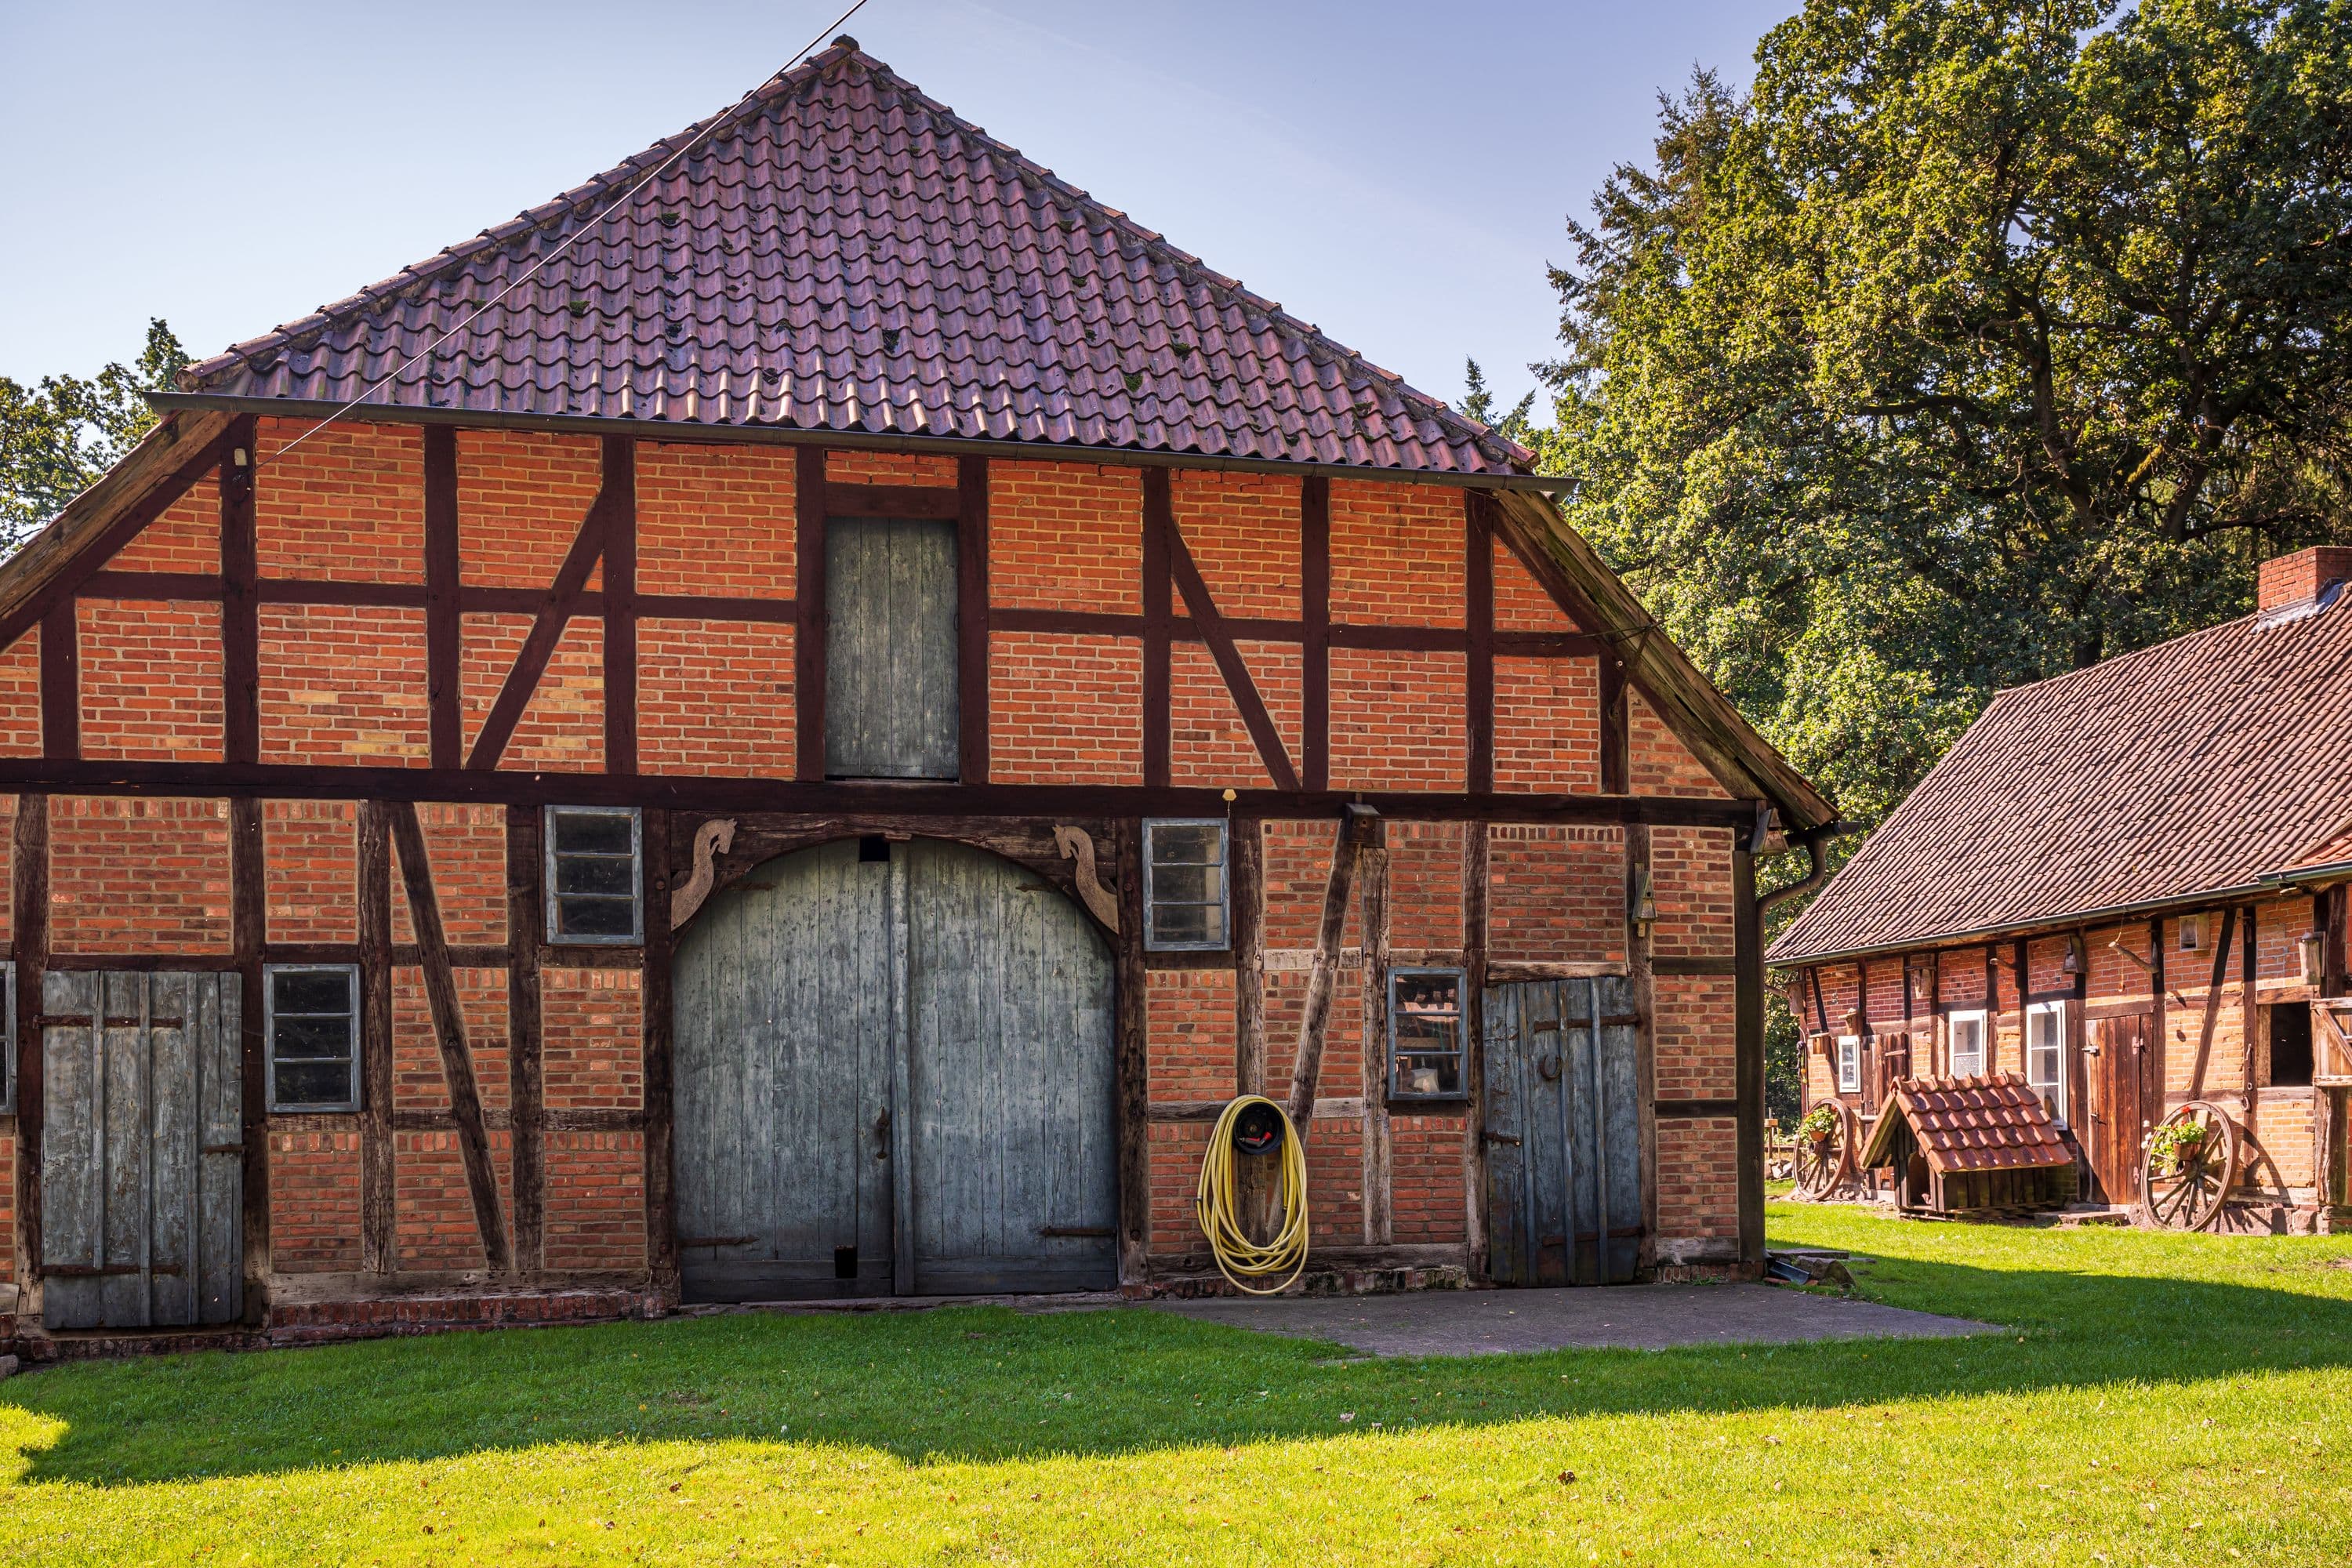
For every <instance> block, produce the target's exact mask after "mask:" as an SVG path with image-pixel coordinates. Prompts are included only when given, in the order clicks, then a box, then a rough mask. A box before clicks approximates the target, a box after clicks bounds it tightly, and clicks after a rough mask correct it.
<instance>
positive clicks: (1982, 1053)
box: [1944, 1007, 1992, 1078]
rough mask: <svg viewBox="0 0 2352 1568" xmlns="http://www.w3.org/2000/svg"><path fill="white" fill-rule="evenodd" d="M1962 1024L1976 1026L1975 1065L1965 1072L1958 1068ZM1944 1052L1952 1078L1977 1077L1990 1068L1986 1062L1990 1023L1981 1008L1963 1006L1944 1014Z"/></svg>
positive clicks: (1988, 1054) (1989, 1046)
mask: <svg viewBox="0 0 2352 1568" xmlns="http://www.w3.org/2000/svg"><path fill="white" fill-rule="evenodd" d="M1963 1024H1974V1025H1975V1026H1977V1051H1976V1058H1977V1065H1976V1066H1975V1067H1973V1068H1969V1069H1968V1070H1967V1071H1966V1072H1963V1071H1961V1070H1960V1026H1961V1025H1963ZM1944 1052H1945V1055H1946V1057H1947V1058H1948V1061H1947V1063H1946V1065H1947V1066H1948V1067H1949V1068H1950V1069H1951V1075H1952V1076H1953V1077H1954V1078H1977V1077H1980V1076H1982V1075H1983V1074H1984V1073H1986V1072H1988V1071H1990V1067H1989V1066H1988V1063H1989V1062H1990V1058H1991V1057H1992V1023H1991V1020H1990V1018H1989V1017H1987V1016H1986V1014H1985V1010H1984V1009H1983V1008H1981V1007H1975V1008H1964V1009H1962V1010H1960V1011H1958V1012H1954V1013H1947V1014H1945V1015H1944Z"/></svg>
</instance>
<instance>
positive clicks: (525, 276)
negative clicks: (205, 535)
mask: <svg viewBox="0 0 2352 1568" xmlns="http://www.w3.org/2000/svg"><path fill="white" fill-rule="evenodd" d="M864 9H866V0H856V4H855V5H851V6H850V7H849V9H848V10H846V11H844V12H843V13H842V14H841V15H840V16H835V18H834V19H833V20H832V21H831V22H829V23H827V24H826V25H825V26H824V27H822V28H820V29H819V30H818V32H817V36H816V37H814V38H811V39H810V40H809V41H808V42H807V43H806V44H805V45H803V46H802V47H801V49H800V52H799V53H797V54H795V55H793V58H791V59H789V60H787V61H785V62H784V64H783V66H782V68H780V69H778V70H777V71H776V72H775V73H774V74H773V75H772V76H770V77H769V78H768V79H767V80H765V81H762V82H761V83H760V85H759V86H757V87H755V88H753V89H751V91H749V92H747V93H745V94H744V95H743V96H742V97H741V98H739V99H737V100H735V101H734V102H733V103H730V104H729V105H728V106H727V107H726V108H725V109H722V110H719V112H718V113H716V114H714V115H712V116H711V117H710V118H709V120H708V121H705V122H704V123H703V127H702V129H701V130H699V131H698V132H695V133H694V134H693V135H692V136H690V137H688V139H687V140H686V141H685V142H683V143H682V144H681V145H680V146H679V147H678V149H677V152H675V153H671V154H670V155H669V156H668V157H667V158H665V159H663V160H662V161H661V163H659V164H658V165H657V166H656V168H655V169H654V171H653V173H651V174H647V175H646V177H645V178H644V179H642V180H639V181H638V182H637V183H636V184H634V185H631V186H630V187H629V188H628V189H627V190H626V191H625V192H623V193H622V195H621V197H620V199H619V200H617V201H615V202H614V203H613V204H612V205H609V206H607V207H606V208H605V209H604V211H603V212H601V213H599V214H597V215H596V216H594V217H593V218H590V219H589V220H587V221H586V222H584V223H583V224H582V225H581V226H579V227H578V228H576V229H574V230H572V233H571V235H570V236H569V237H566V238H565V239H564V241H563V243H562V244H561V245H559V246H557V247H555V248H554V249H552V250H551V251H549V252H548V253H547V254H546V255H545V256H542V257H541V258H539V259H538V260H537V261H534V262H532V263H531V264H530V266H529V267H527V268H523V270H522V271H521V272H520V273H519V274H517V275H516V277H515V279H514V280H513V281H512V282H510V283H509V284H508V285H507V286H506V287H505V288H503V289H499V291H498V292H497V293H495V294H493V295H491V296H490V297H489V298H488V299H487V300H483V301H482V302H481V303H480V304H478V305H477V306H475V307H474V308H473V310H470V311H468V312H467V314H466V316H465V317H464V318H463V319H462V320H460V321H457V324H455V325H454V326H452V327H450V328H449V329H448V330H447V331H444V332H443V333H442V334H441V335H440V336H438V337H436V338H435V339H434V340H433V341H432V342H428V343H426V344H425V346H424V347H423V348H421V349H418V350H417V351H416V352H415V353H413V354H411V355H409V356H408V357H407V358H406V359H404V360H403V361H401V362H400V363H398V364H396V365H394V366H393V368H392V369H390V370H389V371H386V372H385V373H384V374H383V375H382V376H381V377H379V378H378V379H376V380H374V381H372V382H370V383H369V384H367V385H366V386H364V387H362V388H361V389H360V395H358V396H357V397H354V398H352V400H351V401H350V402H348V403H346V404H344V405H342V406H341V407H340V408H337V409H336V410H335V411H334V412H333V413H331V414H330V415H328V416H326V417H325V418H323V419H321V420H320V421H319V422H318V423H317V424H316V425H313V426H310V428H309V429H308V430H305V431H303V432H302V434H300V435H299V436H297V437H294V439H292V440H291V441H289V442H287V443H286V445H284V446H283V447H278V450H277V451H275V452H273V453H271V454H270V458H269V460H270V461H271V462H273V463H274V462H276V461H277V460H278V458H282V457H284V456H285V455H286V454H287V453H289V452H290V451H292V450H293V449H294V448H295V447H299V446H300V445H301V444H302V443H303V442H305V441H307V440H309V439H310V437H313V436H316V435H317V434H318V433H319V432H320V431H321V430H324V429H325V428H326V427H327V426H330V425H332V424H333V423H334V422H335V421H336V420H338V419H341V417H342V416H344V415H346V414H349V413H350V412H351V411H352V409H354V408H357V407H358V406H359V405H361V404H362V403H365V402H366V401H367V400H368V399H369V398H371V397H373V396H374V395H376V394H377V393H379V392H382V391H383V389H384V388H385V387H387V386H389V385H391V384H393V383H394V382H395V381H398V380H399V379H400V378H401V377H402V376H404V375H405V374H408V372H409V371H410V370H411V369H412V368H413V367H415V364H416V363H417V362H418V361H419V360H421V359H424V358H425V356H426V355H428V354H430V353H432V352H433V351H434V350H436V349H437V348H439V347H440V346H441V345H442V344H443V343H446V342H448V341H449V340H450V339H451V338H454V337H456V336H457V334H458V333H459V332H462V331H466V330H467V328H468V327H471V326H472V325H473V324H474V323H475V322H476V321H479V320H481V318H482V315H483V313H484V312H485V311H488V310H491V309H493V308H495V307H496V306H497V305H498V304H499V301H500V300H504V299H505V298H506V297H507V296H508V295H509V294H511V293H513V292H514V291H515V290H516V289H520V288H521V287H522V286H523V285H524V284H525V283H528V282H530V280H531V279H533V278H534V277H536V276H538V274H539V271H540V269H541V268H543V267H545V266H546V265H547V264H548V263H549V262H551V261H552V260H554V259H555V258H557V257H559V256H561V255H562V254H563V253H564V252H565V251H567V250H569V249H571V248H572V247H573V246H574V245H577V244H578V243H579V242H580V241H581V239H582V238H583V237H585V236H587V235H588V234H589V233H590V232H591V231H592V230H593V229H595V228H597V227H599V226H603V225H604V224H605V223H608V222H610V221H611V220H612V218H613V216H614V215H615V214H616V213H619V212H621V211H622V210H623V209H625V207H627V206H628V205H629V204H630V203H631V202H634V201H635V200H636V199H637V196H638V194H639V193H641V192H642V191H644V190H645V188H646V186H647V185H650V184H653V183H654V182H655V181H656V180H658V179H660V178H661V177H662V176H663V175H664V174H668V173H669V172H670V170H671V169H672V168H673V167H675V166H676V164H677V161H678V160H679V159H681V158H683V157H685V156H686V155H687V154H688V153H691V152H693V151H694V149H695V148H696V147H698V146H699V145H700V144H701V143H702V141H703V139H704V138H705V137H707V136H709V134H710V133H711V132H714V131H716V130H718V129H719V127H720V126H721V125H724V124H726V123H728V121H730V120H732V119H733V118H734V116H735V114H736V112H737V110H740V109H741V108H742V107H743V106H744V105H745V104H747V103H751V102H753V101H754V100H757V99H758V98H759V96H760V95H761V93H763V92H765V91H767V90H768V88H769V85H770V84H771V83H772V82H774V81H775V80H776V79H777V78H778V77H781V76H782V75H784V74H785V72H787V71H790V70H791V69H792V68H793V67H795V66H797V65H799V64H800V63H801V62H802V61H803V60H804V59H806V58H808V57H809V56H811V55H813V54H814V53H815V52H816V51H817V48H818V47H819V46H820V45H822V44H823V43H824V41H825V39H826V38H828V37H831V36H832V35H833V32H834V29H835V28H836V27H839V26H842V25H843V24H845V23H846V22H847V21H848V20H849V19H850V18H851V17H852V16H856V15H857V13H859V12H860V11H863V10H864ZM255 457H256V459H257V460H256V461H255V463H254V468H256V469H259V468H261V467H262V466H263V465H262V464H261V463H260V462H259V460H258V458H259V454H258V453H257V454H255Z"/></svg>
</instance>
